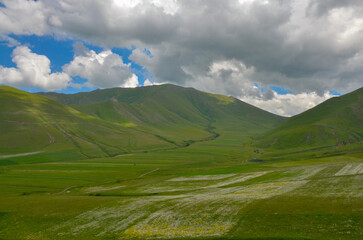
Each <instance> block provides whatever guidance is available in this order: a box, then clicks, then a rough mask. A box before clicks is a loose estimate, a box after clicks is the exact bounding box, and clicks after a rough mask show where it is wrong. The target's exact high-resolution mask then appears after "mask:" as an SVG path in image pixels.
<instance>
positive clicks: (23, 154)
mask: <svg viewBox="0 0 363 240" xmlns="http://www.w3.org/2000/svg"><path fill="white" fill-rule="evenodd" d="M41 152H44V151H38V152H28V153H18V154H11V155H2V156H1V155H0V159H4V158H13V157H23V156H29V155H34V154H37V153H41Z"/></svg>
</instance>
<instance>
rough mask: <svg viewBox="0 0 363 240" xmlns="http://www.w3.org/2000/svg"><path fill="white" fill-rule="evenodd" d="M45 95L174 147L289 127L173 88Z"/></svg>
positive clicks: (248, 108)
mask: <svg viewBox="0 0 363 240" xmlns="http://www.w3.org/2000/svg"><path fill="white" fill-rule="evenodd" d="M39 94H41V95H44V96H47V97H50V98H53V99H55V100H57V101H59V102H61V103H63V104H67V105H69V106H72V107H73V108H75V109H77V110H78V111H80V112H83V113H85V114H88V115H92V116H94V117H97V118H100V119H103V120H106V121H111V122H115V123H121V124H128V125H143V126H145V127H147V128H148V130H149V131H151V132H154V133H155V134H157V135H160V136H163V137H165V138H166V139H168V140H170V141H172V142H182V141H184V142H185V141H187V142H188V140H189V142H192V141H196V140H197V139H198V138H199V139H200V138H205V137H208V136H216V135H217V134H218V135H220V134H223V132H235V133H236V134H239V136H240V141H242V140H243V139H245V137H246V136H253V135H256V134H258V133H261V132H264V131H266V130H269V129H271V128H273V127H275V126H276V125H278V124H280V123H281V122H283V121H285V118H283V117H280V116H277V115H274V114H271V113H268V112H266V111H263V110H261V109H258V108H256V107H254V106H252V105H249V104H247V103H244V102H241V101H239V100H238V99H235V98H232V97H226V96H222V95H216V94H210V93H204V92H201V91H197V90H195V89H193V88H183V87H178V86H174V85H171V84H165V85H160V86H150V87H141V88H133V89H123V88H113V89H104V90H96V91H93V92H87V93H77V94H69V95H66V94H57V93H39ZM203 132H207V133H208V135H203ZM186 144H187V143H186Z"/></svg>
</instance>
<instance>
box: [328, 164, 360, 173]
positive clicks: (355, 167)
mask: <svg viewBox="0 0 363 240" xmlns="http://www.w3.org/2000/svg"><path fill="white" fill-rule="evenodd" d="M361 173H363V163H349V164H347V165H345V166H344V167H343V168H342V169H340V170H339V172H337V173H336V174H335V175H334V176H343V175H355V174H361Z"/></svg>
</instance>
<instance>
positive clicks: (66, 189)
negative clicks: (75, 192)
mask: <svg viewBox="0 0 363 240" xmlns="http://www.w3.org/2000/svg"><path fill="white" fill-rule="evenodd" d="M75 187H77V186H70V187H67V188H65V189H63V190H62V191H60V192H57V193H56V194H62V193H64V192H66V191H68V190H70V189H72V188H75Z"/></svg>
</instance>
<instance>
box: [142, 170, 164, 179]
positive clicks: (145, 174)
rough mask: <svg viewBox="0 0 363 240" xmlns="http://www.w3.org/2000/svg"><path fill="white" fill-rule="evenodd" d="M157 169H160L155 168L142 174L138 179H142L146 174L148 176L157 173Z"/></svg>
mask: <svg viewBox="0 0 363 240" xmlns="http://www.w3.org/2000/svg"><path fill="white" fill-rule="evenodd" d="M159 169H160V168H156V169H154V170H151V171H150V172H146V173H143V174H141V175H140V176H139V177H138V178H142V177H144V176H146V175H148V174H150V173H153V172H156V171H158V170H159Z"/></svg>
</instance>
